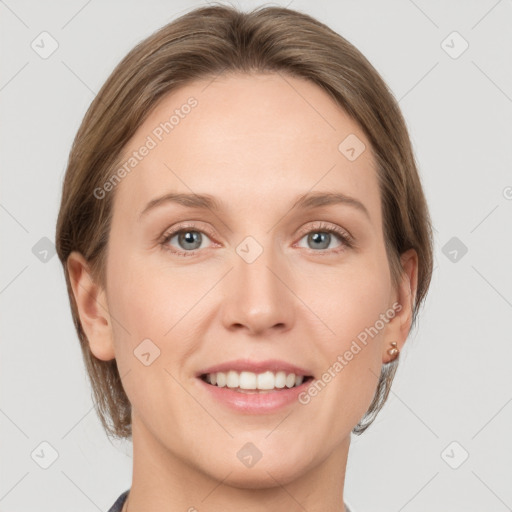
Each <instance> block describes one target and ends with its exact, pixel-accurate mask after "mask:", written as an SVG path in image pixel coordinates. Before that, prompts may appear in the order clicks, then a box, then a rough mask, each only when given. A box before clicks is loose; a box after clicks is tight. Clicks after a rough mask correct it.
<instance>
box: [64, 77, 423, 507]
mask: <svg viewBox="0 0 512 512" xmlns="http://www.w3.org/2000/svg"><path fill="white" fill-rule="evenodd" d="M208 84H209V85H208ZM191 96H193V97H195V98H196V99H197V101H198V105H197V106H196V107H195V108H194V109H192V110H191V112H190V114H188V115H187V116H185V118H184V119H181V120H180V123H179V125H177V126H176V127H175V128H174V129H173V131H172V132H170V133H169V134H167V135H166V136H165V138H164V139H163V140H162V141H161V142H159V143H158V145H157V147H156V148H154V149H152V150H151V151H150V153H149V154H148V155H147V156H146V157H145V158H144V159H143V160H142V161H141V162H140V163H139V164H138V165H137V167H136V168H135V169H134V170H133V171H132V172H131V173H129V174H128V175H127V176H126V177H125V178H124V179H123V180H122V182H121V183H120V184H118V185H117V187H116V190H115V194H116V195H115V201H114V210H113V219H112V227H111V233H110V239H109V253H108V259H107V284H106V288H105V289H103V288H101V287H100V286H99V285H98V284H97V283H95V282H94V281H93V280H92V279H91V277H90V273H89V271H88V266H87V263H86V262H85V261H84V259H83V257H82V256H81V255H80V254H79V253H76V252H74V253H72V255H71V256H70V257H69V260H68V269H69V272H70V276H71V278H72V283H73V291H74V294H75V297H76V299H77V304H78V308H79V313H80V319H81V321H82V325H83V327H84V330H85V332H86V335H87V337H88V340H89V342H90V348H91V351H92V352H93V354H94V355H95V356H96V357H97V358H99V359H101V360H105V361H107V360H111V359H113V358H116V359H117V364H118V366H119V371H120V374H121V376H122V382H123V386H124V388H125V390H126V393H127V395H128V397H129V399H130V402H131V404H132V410H133V412H132V424H133V454H134V457H133V482H132V487H131V492H130V496H129V500H128V510H129V511H132V512H144V511H152V512H160V511H164V510H165V511H166V512H168V511H169V510H176V511H178V510H179V511H184V510H189V509H190V507H195V508H196V509H197V510H198V511H200V512H202V511H214V510H224V511H227V512H231V511H240V510H244V511H248V512H252V511H261V510H271V511H281V510H282V511H287V512H289V511H299V510H300V511H303V510H308V511H309V512H314V511H320V510H322V511H324V512H325V511H326V510H329V511H344V510H345V509H344V506H343V490H344V480H345V467H346V462H347V456H348V451H349V446H350V433H351V430H352V428H353V427H354V426H355V425H356V424H357V422H358V421H359V420H360V419H361V417H362V416H363V414H364V413H365V411H366V410H367V408H368V406H369V404H370V402H371V400H372V398H373V395H374V393H375V389H376V386H377V382H378V378H377V376H378V375H379V374H380V368H381V365H382V364H383V363H385V362H387V361H389V360H390V356H389V354H388V353H387V350H388V349H389V348H390V343H391V342H392V341H396V342H397V346H398V349H402V347H403V345H404V343H405V341H406V339H407V335H408V333H409V330H410V327H411V314H412V307H413V297H414V296H415V293H416V283H417V263H418V262H417V255H416V253H415V252H414V251H413V250H411V251H408V252H407V253H405V254H404V255H403V256H402V264H403V267H404V270H405V274H404V278H403V280H402V282H401V284H400V286H399V287H398V288H394V287H393V286H392V283H391V277H390V270H389V264H388V260H387V257H386V252H385V246H384V235H383V231H382V216H381V201H380V194H379V189H378V182H377V174H376V170H375V163H374V160H373V155H372V153H371V148H370V143H369V141H368V140H367V138H366V137H365V135H364V133H363V132H362V130H361V129H360V128H359V126H358V125H357V124H356V123H355V122H354V121H353V120H352V119H351V118H349V117H348V115H347V114H346V113H345V112H344V111H343V110H342V109H340V108H339V107H338V106H337V105H336V104H335V103H334V102H333V100H331V99H330V97H329V96H328V95H327V94H326V93H325V92H323V91H322V90H321V89H320V88H319V87H318V86H316V85H315V84H312V83H310V82H308V81H305V80H302V79H298V78H292V77H286V80H285V79H284V78H283V77H282V76H280V75H278V74H264V75H263V74H253V75H241V74H235V75H229V76H228V75H224V76H222V77H218V78H217V79H216V80H215V81H213V82H211V80H208V81H198V82H194V83H193V84H190V85H187V86H185V87H183V88H181V89H179V90H177V91H173V92H172V93H170V94H168V95H167V96H166V97H165V98H164V99H163V100H162V101H161V102H160V103H159V104H158V105H157V107H156V108H155V109H154V110H153V112H152V113H151V115H150V116H149V117H148V118H147V119H146V120H145V122H144V123H143V124H142V125H141V126H140V127H139V129H138V131H137V133H136V134H135V136H134V137H133V138H132V140H131V141H130V143H129V144H128V145H127V147H126V148H125V155H129V154H130V153H131V152H132V151H134V150H137V149H138V148H140V146H141V145H142V144H144V142H145V140H146V137H147V136H148V135H149V134H151V133H152V130H154V128H155V127H156V126H157V125H159V123H160V122H162V121H164V120H166V119H168V118H169V116H170V114H169V113H172V111H173V110H174V109H176V108H180V106H181V105H183V104H185V103H186V102H187V99H188V98H189V97H191ZM349 134H355V135H356V136H357V137H358V138H359V139H360V140H361V141H363V142H364V144H365V145H366V150H365V151H364V152H363V153H362V154H361V155H360V156H359V157H358V158H357V159H356V160H355V161H349V160H348V159H347V158H346V157H345V156H344V155H343V154H342V153H341V152H340V151H339V150H338V145H339V144H340V142H341V141H342V140H343V139H345V137H347V136H348V135H349ZM310 191H313V192H316V191H329V192H333V191H335V192H342V193H345V194H347V195H349V196H352V197H354V198H356V199H358V200H359V201H361V202H362V203H363V204H364V205H365V207H366V208H367V210H368V212H369V218H367V217H366V216H365V215H364V214H363V213H362V212H360V211H358V210H357V209H355V208H352V207H350V206H348V205H344V204H336V205H330V206H326V207H322V208H317V209H314V210H307V211H295V210H292V205H293V202H294V200H295V199H296V197H297V196H299V195H300V194H304V193H306V192H310ZM167 192H183V193H190V192H194V193H198V194H199V193H208V194H211V195H213V196H215V197H216V198H217V199H218V200H219V201H222V202H223V205H224V210H222V211H220V212H215V213H214V212H213V211H211V210H209V209H206V210H201V209H197V208H193V209H190V208H186V207H184V206H181V205H178V204H171V203H167V204H165V205H163V206H160V207H158V208H156V209H154V210H152V211H151V212H149V213H148V214H147V215H145V216H143V218H142V220H139V219H138V217H139V215H140V213H141V212H142V210H143V209H144V208H145V206H146V204H147V203H148V202H149V201H151V200H152V199H154V198H156V197H159V196H161V195H163V194H165V193H167ZM110 193H112V192H110ZM184 221H189V222H193V224H194V227H193V229H194V230H197V231H199V232H200V233H204V234H196V236H198V237H201V236H202V243H201V246H200V248H199V249H197V250H196V251H195V255H193V256H187V257H182V256H179V255H176V254H173V253H172V252H170V251H166V250H165V249H164V248H163V246H162V245H159V243H158V241H157V239H158V237H159V236H161V235H163V234H165V232H166V231H167V232H168V231H169V230H170V228H172V227H176V228H179V227H180V225H179V223H182V222H184ZM319 221H323V222H324V223H325V224H327V225H328V226H339V227H340V228H342V229H343V230H345V231H348V232H349V233H350V235H352V236H353V238H354V239H355V244H356V245H355V246H354V247H346V246H345V247H344V246H343V242H342V241H341V240H339V239H338V238H337V236H336V235H331V241H330V242H328V241H327V242H326V244H325V245H323V246H321V247H320V248H317V247H318V246H316V245H315V243H314V241H313V242H311V241H309V242H308V236H307V234H308V233H310V232H313V233H318V232H320V233H324V232H325V231H322V230H321V229H318V227H317V226H318V222H319ZM187 227H188V228H189V230H190V229H191V228H190V226H187ZM205 228H206V229H210V230H211V231H212V233H213V235H214V236H210V235H209V234H207V233H205V232H204V229H205ZM246 236H252V237H253V238H254V239H255V240H257V242H258V243H259V244H260V245H261V247H262V248H263V252H262V254H261V255H260V256H259V257H258V258H257V259H256V260H255V261H254V262H253V263H250V264H249V263H247V262H246V261H245V260H244V259H242V258H241V257H240V256H239V255H238V254H237V252H236V248H237V246H238V245H239V244H240V243H241V242H242V241H243V240H244V239H245V237H246ZM317 244H318V242H317ZM167 246H168V247H170V248H171V251H172V249H174V250H176V251H187V250H188V251H190V250H191V249H187V247H190V245H188V246H187V244H186V243H184V242H183V240H182V241H181V245H180V242H179V240H178V237H174V238H173V239H172V241H169V242H167ZM325 247H327V248H325ZM340 248H341V249H342V250H341V251H340V252H335V251H336V250H337V249H340ZM228 271H229V272H228ZM396 302H398V303H399V304H400V305H401V306H402V309H401V310H400V311H399V312H397V313H396V315H395V316H394V318H392V319H391V320H389V321H388V323H386V324H385V327H384V328H383V329H381V330H380V331H379V333H378V335H376V336H375V337H373V338H370V341H369V343H368V344H367V345H366V346H364V348H363V349H362V350H361V351H360V352H358V354H357V355H355V356H354V358H353V359H352V360H351V361H350V362H349V363H348V364H347V365H346V366H345V367H344V368H343V370H342V371H341V372H339V373H338V374H337V375H336V377H335V378H333V379H332V380H331V382H329V383H328V385H327V386H326V387H325V389H323V390H322V391H321V392H320V393H319V394H318V395H317V396H316V397H314V399H312V400H311V401H310V403H309V404H307V405H302V404H299V403H294V404H292V405H290V406H287V407H286V409H284V410H280V411H278V412H275V413H269V414H261V415H244V414H240V413H236V412H233V411H232V410H230V409H227V408H226V407H225V406H224V405H223V404H220V403H218V402H216V401H213V400H212V399H211V398H210V397H209V395H207V394H206V392H205V390H204V389H203V388H202V387H201V385H200V383H199V382H198V380H197V379H196V378H195V374H196V372H197V371H199V370H201V369H204V368H206V367H208V366H211V365H213V364H217V363H221V362H224V361H228V360H232V359H238V358H248V359H254V360H263V359H267V358H276V359H282V360H285V361H288V362H290V363H292V364H296V365H298V366H302V367H305V368H307V369H308V370H310V371H311V373H312V375H314V376H315V377H316V378H321V376H322V374H323V373H324V372H325V371H326V370H327V368H329V367H330V366H332V365H333V363H334V362H335V361H336V358H337V356H338V355H340V354H344V352H345V351H346V350H348V349H349V347H350V345H351V343H352V341H353V340H354V339H356V337H357V335H358V334H359V333H360V332H361V331H364V329H365V328H366V327H369V326H372V325H374V324H375V322H376V320H378V319H379V315H381V314H383V313H385V312H386V310H389V309H390V308H392V305H393V304H394V303H396ZM146 338H149V339H150V340H152V342H153V343H154V344H155V345H157V346H158V348H159V349H160V356H159V357H158V358H156V359H155V360H154V361H153V362H152V363H151V364H150V365H149V366H145V365H144V364H142V363H141V362H140V360H139V359H138V358H137V357H135V356H134V353H133V351H134V350H135V349H136V347H137V346H138V345H139V344H140V343H141V341H142V340H144V339H146ZM248 442H251V443H253V444H254V445H256V446H257V447H258V449H259V450H260V451H261V452H262V454H263V456H262V458H261V459H260V460H259V461H258V462H257V463H256V464H255V465H254V466H253V467H251V468H247V467H246V466H245V465H244V464H242V463H241V462H240V460H239V459H238V458H237V455H236V454H237V452H238V451H239V450H240V448H241V447H242V446H243V445H244V444H245V443H248ZM190 510H193V509H190Z"/></svg>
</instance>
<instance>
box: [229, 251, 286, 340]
mask: <svg viewBox="0 0 512 512" xmlns="http://www.w3.org/2000/svg"><path fill="white" fill-rule="evenodd" d="M286 269H287V265H286V262H285V261H284V258H283V259H281V260H279V258H278V257H277V256H276V255H275V253H272V251H271V250H270V249H268V250H267V249H265V250H264V251H263V252H262V253H261V254H260V256H259V257H258V258H257V259H256V260H255V261H252V262H251V263H249V262H247V261H246V260H244V259H243V258H242V257H240V256H239V255H238V254H235V258H234V268H233V270H232V271H231V272H230V273H229V275H228V276H227V279H226V280H225V288H226V289H225V290H224V291H225V299H224V304H223V308H222V320H223V324H224V327H225V328H226V329H228V330H230V331H235V330H240V331H246V332H247V333H248V334H250V335H255V336H261V337H268V336H270V335H271V334H272V332H274V331H281V332H283V331H286V330H289V329H291V328H292V325H293V322H294V321H295V314H296V299H295V296H294V294H293V291H292V290H293V285H292V283H290V280H291V277H290V275H289V274H290V272H289V271H287V270H286Z"/></svg>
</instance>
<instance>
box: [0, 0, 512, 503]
mask: <svg viewBox="0 0 512 512" xmlns="http://www.w3.org/2000/svg"><path fill="white" fill-rule="evenodd" d="M233 3H236V2H235V0H233ZM202 4H204V2H190V1H181V2H180V1H172V2H171V1H166V2H164V1H156V0H154V1H146V2H134V1H124V2H121V1H117V2H114V1H110V2H99V1H97V0H92V1H89V2H87V1H85V0H73V1H69V0H68V1H64V0H61V1H52V2H36V1H23V0H6V1H0V16H1V17H0V20H1V29H0V37H1V39H2V41H1V44H2V57H3V59H2V62H1V75H0V102H1V108H2V123H1V125H0V130H1V138H0V140H1V144H2V148H1V153H0V155H1V156H0V158H1V160H0V170H1V173H2V182H1V183H2V186H1V197H0V223H1V229H2V252H1V258H2V259H1V274H0V301H1V308H2V336H1V351H2V354H1V358H0V364H1V373H0V375H1V378H2V386H1V388H0V389H1V396H0V427H1V432H2V436H1V453H0V461H1V469H0V471H1V473H0V474H1V481H0V511H4V512H5V511H7V510H9V511H10V512H21V511H28V510H40V511H45V510H47V511H50V510H51V511H53V512H58V511H67V510H74V511H84V512H89V511H90V512H93V511H95V510H108V508H109V507H110V506H111V505H112V503H113V502H114V500H115V499H116V498H117V496H118V495H119V494H120V493H121V492H122V491H124V490H125V489H127V488H128V487H129V486H130V484H131V471H132V468H131V464H132V459H131V457H130V454H131V445H130V444H129V443H118V444H111V443H110V442H109V441H108V439H107V438H106V436H105V434H104V432H103V430H102V429H101V426H100V423H99V420H98V419H97V417H96V416H95V413H94V410H93V409H92V401H91V392H90V388H89V385H88V381H87V379H86V375H85V370H84V367H83V363H82V359H81V353H80V349H79V344H78V339H77V338H76V334H75V331H74V327H73V324H72V319H71V314H70V310H69V305H68V298H67V294H66V289H65V281H64V276H63V272H62V268H61V265H60V263H59V261H58V258H57V256H56V255H53V253H52V250H53V249H52V244H53V242H54V232H55V222H56V218H57V209H58V205H59V200H60V188H61V180H62V178H63V174H64V170H65V165H66V161H67V156H68V153H69V149H70V146H71V142H72V139H73V137H74V135H75V133H76V130H77V129H78V126H79V124H80V122H81V120H82V117H83V115H84V113H85V111H86V109H87V107H88V105H89V103H90V102H91V100H92V99H93V97H94V95H95V93H96V92H97V91H98V90H99V88H100V86H101V85H102V84H103V82H104V81H105V79H106V78H107V76H108V75H109V74H110V72H111V71H112V69H113V67H114V66H115V64H117V62H118V61H119V60H120V59H121V58H122V57H123V56H124V55H125V54H126V53H127V52H128V51H129V50H130V49H131V48H132V47H133V46H134V45H135V44H136V43H137V42H139V41H140V40H142V39H143V38H145V37H146V36H148V35H149V34H150V33H151V32H153V31H154V30H156V29H157V28H159V27H160V26H162V25H164V24H165V23H167V22H168V21H170V20H172V19H174V18H176V17H177V16H179V15H181V14H183V13H185V12H186V11H189V10H191V9H192V8H194V7H196V6H199V5H202ZM238 5H241V6H242V7H243V8H244V9H245V10H249V9H250V8H252V7H255V6H256V5H259V2H240V3H239V4H238ZM274 5H283V6H286V5H289V7H290V8H294V9H297V10H302V11H303V12H307V13H309V14H311V15H313V16H315V17H317V18H318V19H319V20H320V21H323V22H324V23H327V24H328V25H329V26H330V27H332V28H333V29H334V30H336V31H337V32H339V33H340V34H341V35H343V36H344V37H346V38H347V39H348V40H349V41H351V42H352V43H353V44H355V45H356V46H357V47H358V48H359V49H360V50H361V51H362V52H363V53H364V54H365V55H366V56H367V57H368V59H369V60H370V61H371V62H372V64H373V65H374V66H375V67H376V68H377V70H378V71H379V72H380V73H381V74H382V76H383V78H384V79H385V80H386V82H387V83H388V84H389V85H390V87H391V89H392V90H393V92H394V94H395V96H396V97H397V99H399V100H400V106H401V108H402V111H403V113H404V116H405V118H406V121H407V123H408V126H409V130H410V132H411V137H412V142H413V145H414V149H415V152H416V156H417V159H418V164H419V168H420V172H421V175H422V180H423V183H424V187H425V191H426V194H427V199H428V201H429V204H430V209H431V214H432V218H433V221H434V225H435V243H436V248H435V270H434V276H433V281H432V286H431V289H430V293H429V296H428V299H427V302H426V304H425V307H424V309H423V311H422V315H421V317H420V322H419V326H418V329H416V330H415V331H413V332H412V333H411V335H410V339H409V341H408V343H407V344H406V347H405V349H404V351H403V352H402V354H401V366H400V367H399V370H398V373H397V376H396V380H395V383H394V386H393V390H392V392H391V394H390V398H389V401H388V403H387V405H386V406H385V408H384V410H383V411H382V412H381V413H380V415H379V416H378V418H377V420H376V421H375V423H374V424H373V426H372V427H371V428H370V429H369V430H368V431H367V432H366V433H365V434H364V435H363V436H362V437H354V438H353V442H352V448H351V452H350V456H349V463H348V468H347V478H346V484H345V489H346V502H347V503H348V504H349V505H350V506H351V507H352V508H353V512H373V511H375V512H377V511H379V512H381V511H396V512H398V511H402V510H403V511H404V512H413V511H414V512H420V511H428V512H432V511H434V510H436V511H451V512H455V511H464V512H471V511H475V512H476V511H479V512H482V511H483V510H485V511H486V512H489V511H496V512H501V511H505V510H512V486H511V485H510V484H511V481H512V469H511V467H512V460H511V459H512V442H511V440H510V439H511V438H510V433H511V428H510V427H511V426H512V403H511V401H512V372H511V371H510V361H511V359H512V339H511V334H510V318H511V313H512V272H510V262H511V261H512V242H511V234H512V229H511V228H512V172H511V169H512V168H511V163H512V123H511V121H512V67H511V66H512V31H511V30H510V27H511V26H512V3H511V2H510V1H505V0H502V1H496V0H489V1H487V0H485V1H484V0H482V1H450V2H446V1H431V2H427V1H425V0H422V1H420V0H415V1H414V2H413V1H411V0H409V1H407V0H401V1H387V2H379V1H359V2H356V1H340V2H334V1H325V0H324V1H322V0H316V1H315V2H306V1H301V0H294V1H292V2H289V0H287V1H286V2H282V3H281V2H274ZM43 31H47V32H49V33H50V34H51V36H52V37H53V38H54V39H55V40H56V41H57V42H58V45H59V46H58V49H57V50H56V51H55V52H54V53H53V54H52V55H51V56H49V57H48V58H46V59H43V58H41V57H40V55H39V54H38V53H36V51H34V50H33V49H32V47H31V44H32V41H34V40H35V41H36V43H37V41H38V40H40V39H38V36H39V34H40V33H41V32H43ZM453 31H457V32H459V33H460V35H461V36H462V38H463V39H464V40H466V41H467V43H468V44H469V47H468V49H467V50H466V51H465V52H464V53H462V54H461V55H460V56H458V57H457V58H453V57H454V52H455V53H458V52H459V51H460V50H461V49H462V48H463V46H462V45H463V41H462V40H461V39H457V38H456V37H455V36H453V35H450V34H452V32H453ZM454 37H455V38H454ZM446 38H448V39H446ZM444 40H446V42H445V43H443V41H444ZM449 46H451V48H449ZM45 47H46V48H49V45H45ZM449 52H451V53H452V56H450V55H449ZM45 237H46V238H47V239H48V240H46V239H45ZM453 237H455V239H453ZM462 244H463V245H464V246H465V247H466V248H467V253H466V254H464V255H463V254H462V252H463V251H461V247H463V246H462ZM454 249H455V251H457V257H456V258H455V259H454V255H455V253H454V252H453V251H454ZM45 251H46V252H45ZM44 442H46V443H49V445H51V447H53V448H50V447H49V446H48V445H46V444H43V445H41V443H44ZM453 442H455V444H451V443H453ZM447 447H448V448H447ZM52 449H53V450H56V452H57V453H58V458H57V459H56V460H55V461H54V462H53V463H52V464H51V465H50V466H49V467H48V468H47V469H43V467H41V465H45V464H49V463H50V462H51V461H52V459H51V456H52ZM466 452H467V454H468V455H469V457H468V458H467V460H465V461H464V457H465V454H466ZM69 503H73V505H72V506H70V505H69Z"/></svg>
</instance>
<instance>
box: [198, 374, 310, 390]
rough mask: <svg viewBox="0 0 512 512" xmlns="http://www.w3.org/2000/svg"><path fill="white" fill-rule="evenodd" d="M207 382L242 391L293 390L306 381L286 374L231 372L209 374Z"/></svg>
mask: <svg viewBox="0 0 512 512" xmlns="http://www.w3.org/2000/svg"><path fill="white" fill-rule="evenodd" d="M206 380H207V381H208V382H209V383H210V384H213V385H217V386H219V387H221V388H222V387H224V386H227V387H228V388H240V389H274V388H284V387H285V386H286V387H287V388H293V387H294V386H300V385H301V384H302V381H303V380H304V376H303V375H295V374H294V373H288V374H287V373H286V372H282V371H280V372H276V373H274V372H271V371H267V372H264V373H258V374H256V373H252V372H236V371H234V370H230V371H228V372H215V373H208V374H207V375H206Z"/></svg>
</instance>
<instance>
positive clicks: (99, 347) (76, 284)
mask: <svg viewBox="0 0 512 512" xmlns="http://www.w3.org/2000/svg"><path fill="white" fill-rule="evenodd" d="M67 269H68V273H69V279H70V281H71V287H72V289H73V295H74V297H75V301H76V304H77V308H78V314H79V316H80V322H81V324H82V328H83V330H84V332H85V335H86V336H87V340H88V341H89V348H90V350H91V352H92V353H93V354H94V356H96V357H97V358H98V359H101V360H102V361H110V360H111V359H114V358H115V352H114V343H113V338H112V329H111V322H110V315H109V311H108V304H107V300H106V294H105V292H104V290H103V289H102V288H101V287H100V286H99V285H98V284H96V283H95V282H94V281H93V279H92V275H91V272H90V270H89V266H88V264H87V261H86V260H85V259H84V257H83V256H82V254H80V253H79V252H76V251H73V252H72V253H71V254H70V255H69V256H68V259H67Z"/></svg>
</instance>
